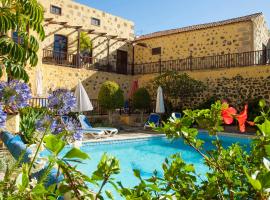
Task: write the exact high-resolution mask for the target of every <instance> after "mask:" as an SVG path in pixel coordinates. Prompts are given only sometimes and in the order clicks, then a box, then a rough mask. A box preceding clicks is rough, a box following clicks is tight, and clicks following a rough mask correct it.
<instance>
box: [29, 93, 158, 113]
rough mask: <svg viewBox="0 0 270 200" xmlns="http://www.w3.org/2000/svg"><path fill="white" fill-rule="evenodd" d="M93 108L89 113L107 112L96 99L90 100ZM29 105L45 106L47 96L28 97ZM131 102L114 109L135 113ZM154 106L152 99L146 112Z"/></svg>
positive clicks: (151, 110) (46, 104)
mask: <svg viewBox="0 0 270 200" xmlns="http://www.w3.org/2000/svg"><path fill="white" fill-rule="evenodd" d="M90 101H91V103H92V105H93V108H94V110H92V111H88V113H89V115H107V114H108V112H107V111H106V110H104V109H103V108H101V106H100V105H99V103H98V100H97V99H91V100H90ZM29 105H30V106H31V107H39V108H41V107H47V106H48V99H47V98H39V97H35V98H32V99H30V101H29ZM131 105H132V104H131V102H129V106H128V108H120V109H117V110H116V111H117V112H119V114H120V115H121V114H124V113H126V114H134V113H137V112H136V111H135V110H134V109H133V108H132V107H131ZM154 107H155V101H152V103H151V108H149V109H148V110H147V111H146V112H147V113H150V112H153V108H154Z"/></svg>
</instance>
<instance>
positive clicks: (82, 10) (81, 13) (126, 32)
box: [40, 0, 134, 67]
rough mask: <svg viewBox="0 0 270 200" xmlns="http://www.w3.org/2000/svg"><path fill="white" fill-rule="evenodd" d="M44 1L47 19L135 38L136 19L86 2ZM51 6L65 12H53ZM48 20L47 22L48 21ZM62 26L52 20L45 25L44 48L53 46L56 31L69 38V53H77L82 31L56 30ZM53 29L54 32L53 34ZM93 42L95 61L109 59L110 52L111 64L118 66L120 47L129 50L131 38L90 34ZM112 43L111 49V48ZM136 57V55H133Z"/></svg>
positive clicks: (42, 47)
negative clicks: (123, 16)
mask: <svg viewBox="0 0 270 200" xmlns="http://www.w3.org/2000/svg"><path fill="white" fill-rule="evenodd" d="M40 3H41V4H42V5H43V7H44V9H45V14H44V15H45V19H48V18H53V21H56V22H66V23H67V25H69V26H82V29H92V30H95V31H96V32H98V33H106V34H107V35H110V36H117V37H118V38H125V39H127V41H131V40H133V39H134V23H133V22H132V21H129V20H126V19H123V18H121V17H118V16H114V15H111V14H109V13H105V12H103V11H101V10H97V9H94V8H91V7H87V6H85V5H82V4H79V3H76V2H74V1H72V0H49V1H42V0H40ZM51 6H57V7H58V8H60V9H61V15H57V14H52V13H51ZM92 18H94V19H96V20H99V23H100V24H99V25H93V24H92V22H91V20H92ZM44 24H46V22H45V23H44ZM60 27H61V26H59V25H57V24H49V25H47V26H45V31H46V35H50V36H48V37H46V39H45V40H44V41H43V42H42V44H41V49H49V50H52V49H53V44H54V36H55V34H59V35H63V36H66V37H67V40H68V53H71V54H76V53H77V38H78V33H77V31H75V30H74V28H63V29H61V30H59V31H57V32H56V33H54V31H56V30H58V29H59V28H60ZM52 33H53V34H52ZM89 36H90V38H91V39H92V43H93V55H92V56H93V60H94V62H102V61H103V62H107V55H108V54H109V59H110V62H111V63H110V64H111V65H113V66H114V67H115V64H116V56H117V55H116V52H117V50H118V49H119V50H123V51H129V50H130V45H129V43H128V42H122V41H116V40H114V39H110V40H109V41H108V39H107V38H106V36H98V35H96V34H89ZM108 45H109V46H110V47H109V50H108ZM131 57H132V56H131ZM129 62H131V61H129Z"/></svg>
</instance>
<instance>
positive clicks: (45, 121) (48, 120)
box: [36, 115, 58, 133]
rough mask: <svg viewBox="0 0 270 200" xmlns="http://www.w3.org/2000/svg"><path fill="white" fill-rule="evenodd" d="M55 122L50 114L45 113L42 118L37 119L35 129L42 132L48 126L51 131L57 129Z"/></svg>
mask: <svg viewBox="0 0 270 200" xmlns="http://www.w3.org/2000/svg"><path fill="white" fill-rule="evenodd" d="M57 124H58V123H57V122H56V120H55V119H54V118H52V117H51V116H50V115H45V116H44V117H43V118H42V119H39V120H37V122H36V129H37V130H38V131H40V132H44V131H45V130H46V129H47V128H48V127H49V129H50V131H51V132H52V133H53V132H55V130H56V129H57Z"/></svg>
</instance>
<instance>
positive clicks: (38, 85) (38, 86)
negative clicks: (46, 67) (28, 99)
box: [36, 68, 43, 97]
mask: <svg viewBox="0 0 270 200" xmlns="http://www.w3.org/2000/svg"><path fill="white" fill-rule="evenodd" d="M42 87H43V85H42V71H41V69H40V68H38V69H37V71H36V89H37V91H36V94H37V96H38V97H41V96H42V95H43V88H42Z"/></svg>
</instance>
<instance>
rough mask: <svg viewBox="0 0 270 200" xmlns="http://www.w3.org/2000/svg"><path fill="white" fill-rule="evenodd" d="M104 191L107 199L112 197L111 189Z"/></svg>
mask: <svg viewBox="0 0 270 200" xmlns="http://www.w3.org/2000/svg"><path fill="white" fill-rule="evenodd" d="M105 193H106V195H107V197H108V198H109V199H114V198H113V195H112V193H111V191H108V190H105Z"/></svg>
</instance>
